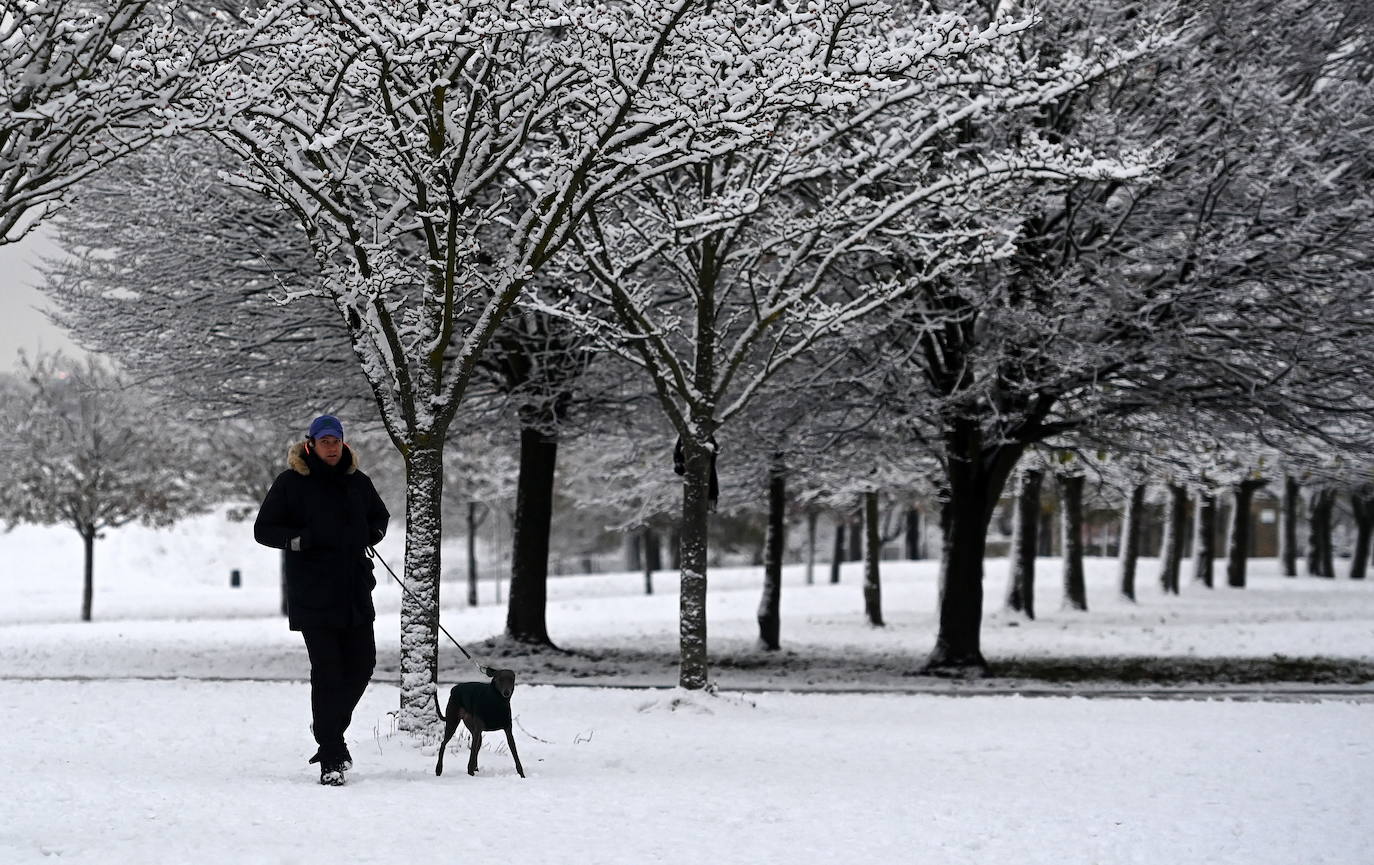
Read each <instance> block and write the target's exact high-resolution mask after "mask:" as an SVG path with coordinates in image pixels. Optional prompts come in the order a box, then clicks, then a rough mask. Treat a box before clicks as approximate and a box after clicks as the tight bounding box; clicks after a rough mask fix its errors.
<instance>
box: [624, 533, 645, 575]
mask: <svg viewBox="0 0 1374 865" xmlns="http://www.w3.org/2000/svg"><path fill="white" fill-rule="evenodd" d="M643 547H644V539H643V538H641V537H640V536H639V533H637V532H626V533H625V548H624V549H625V570H627V571H642V570H644V555H643Z"/></svg>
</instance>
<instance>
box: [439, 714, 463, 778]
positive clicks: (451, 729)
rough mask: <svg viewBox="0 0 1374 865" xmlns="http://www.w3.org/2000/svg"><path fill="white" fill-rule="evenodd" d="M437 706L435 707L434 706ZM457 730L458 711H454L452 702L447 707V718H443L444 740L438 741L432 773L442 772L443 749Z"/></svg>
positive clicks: (440, 773)
mask: <svg viewBox="0 0 1374 865" xmlns="http://www.w3.org/2000/svg"><path fill="white" fill-rule="evenodd" d="M436 708H437V707H436ZM456 732H458V713H457V712H456V711H454V706H453V705H452V704H450V705H449V707H448V718H446V719H445V720H444V741H442V742H440V743H439V762H437V763H435V764H434V774H435V775H442V774H444V749H445V748H447V747H448V740H449V739H452V738H453V734H454V733H456Z"/></svg>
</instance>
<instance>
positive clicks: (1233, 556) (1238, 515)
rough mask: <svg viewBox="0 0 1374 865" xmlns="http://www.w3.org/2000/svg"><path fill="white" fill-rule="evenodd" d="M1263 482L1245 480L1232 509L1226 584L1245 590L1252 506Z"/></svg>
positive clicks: (1236, 492)
mask: <svg viewBox="0 0 1374 865" xmlns="http://www.w3.org/2000/svg"><path fill="white" fill-rule="evenodd" d="M1264 484H1265V481H1262V480H1255V479H1251V480H1243V481H1241V482H1240V483H1238V484H1236V487H1235V492H1234V495H1235V506H1234V507H1233V508H1232V509H1231V530H1230V532H1229V535H1230V540H1229V542H1228V548H1227V554H1226V584H1227V585H1228V586H1231V587H1232V588H1235V589H1243V588H1245V566H1246V563H1247V562H1248V561H1249V559H1250V504H1251V502H1253V501H1254V498H1255V490H1257V489H1259V488H1260V487H1262V486H1264Z"/></svg>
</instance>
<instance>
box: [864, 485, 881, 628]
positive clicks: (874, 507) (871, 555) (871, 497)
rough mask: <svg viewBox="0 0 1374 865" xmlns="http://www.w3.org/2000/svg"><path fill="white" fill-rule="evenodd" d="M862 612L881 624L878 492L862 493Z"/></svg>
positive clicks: (875, 623)
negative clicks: (863, 536) (864, 539)
mask: <svg viewBox="0 0 1374 865" xmlns="http://www.w3.org/2000/svg"><path fill="white" fill-rule="evenodd" d="M864 534H865V535H867V540H868V543H866V544H865V545H864V614H865V615H866V616H868V623H869V624H870V625H872V626H873V627H875V628H881V627H882V626H883V589H882V579H881V576H880V574H879V570H878V568H879V565H878V561H879V559H881V558H882V552H883V539H882V537H881V536H880V533H879V531H878V492H877V491H876V490H873V491H870V492H866V493H864Z"/></svg>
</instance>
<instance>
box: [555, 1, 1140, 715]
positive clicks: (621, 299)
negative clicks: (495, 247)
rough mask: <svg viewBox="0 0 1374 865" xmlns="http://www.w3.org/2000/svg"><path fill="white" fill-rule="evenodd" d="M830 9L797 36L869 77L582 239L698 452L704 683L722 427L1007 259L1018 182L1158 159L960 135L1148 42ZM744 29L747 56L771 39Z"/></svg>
mask: <svg viewBox="0 0 1374 865" xmlns="http://www.w3.org/2000/svg"><path fill="white" fill-rule="evenodd" d="M813 9H814V12H808V13H807V14H806V15H805V16H802V22H803V23H804V24H805V26H804V27H797V28H795V29H794V34H795V36H794V38H797V39H799V40H802V43H801V50H803V51H805V52H808V53H807V54H806V55H805V56H806V59H807V62H808V63H810V64H813V65H814V66H815V67H816V68H817V69H820V70H836V71H838V70H846V69H850V70H861V71H864V72H866V73H868V74H867V75H865V76H856V77H854V78H853V80H852V81H850V82H847V86H845V87H843V88H840V89H838V90H837V91H836V92H834V93H833V94H829V95H827V98H826V99H824V100H819V99H813V100H812V101H811V102H810V103H809V106H808V105H807V104H802V105H798V106H797V107H796V108H795V109H794V110H793V111H791V112H789V113H788V114H786V115H785V116H783V117H780V118H779V119H778V121H777V122H776V123H775V124H774V125H773V126H772V127H771V128H770V129H769V130H768V135H767V137H766V138H765V139H764V140H762V141H760V142H759V143H758V145H757V146H756V147H754V148H753V149H752V150H751V151H749V152H748V153H747V154H742V155H737V154H723V155H719V156H717V157H716V158H714V159H713V160H712V161H711V162H710V163H709V164H703V165H700V166H692V167H688V168H680V169H677V170H674V171H672V172H666V173H663V174H661V175H660V176H657V177H654V178H651V179H648V180H646V181H645V182H643V183H641V184H640V185H639V186H638V187H637V188H636V189H635V191H634V194H633V195H628V196H624V197H621V198H618V199H615V200H614V201H610V202H607V203H606V204H605V205H603V206H601V207H599V208H597V210H596V213H595V214H594V218H592V219H590V220H588V223H587V225H586V230H585V231H584V232H583V233H582V234H581V235H579V237H578V253H579V255H580V257H581V260H582V262H583V264H584V266H585V267H586V269H587V271H588V273H589V274H590V276H591V277H592V278H593V279H594V283H593V285H592V286H590V287H589V289H588V294H589V296H590V297H592V298H593V300H594V303H595V305H596V306H598V307H601V306H610V307H611V308H612V309H614V310H615V312H616V315H617V321H618V325H619V327H618V328H617V329H615V330H614V331H613V332H608V333H606V341H607V344H608V345H609V346H610V347H611V348H613V349H614V350H617V351H619V352H620V353H621V354H622V355H623V356H624V357H626V358H627V359H628V360H630V361H632V362H634V363H636V364H637V365H638V366H639V367H641V368H642V369H643V371H644V374H645V375H647V376H648V377H649V379H650V380H651V381H652V382H653V384H654V387H655V390H656V392H657V393H658V395H659V401H660V405H661V407H662V410H663V411H664V413H665V414H666V415H667V416H668V418H669V420H670V421H671V423H672V425H673V427H674V429H675V431H676V432H677V434H678V437H679V438H680V440H681V442H682V444H683V450H684V452H685V464H686V473H685V476H684V485H683V499H682V548H681V549H682V576H681V579H682V593H681V641H680V642H681V658H682V660H681V671H680V678H679V680H680V683H681V684H682V686H683V687H687V688H701V687H704V686H705V685H706V684H707V681H708V669H707V662H706V621H705V598H706V585H707V573H706V561H707V535H706V526H707V513H708V495H707V491H708V476H709V467H710V463H711V459H712V454H713V450H714V446H713V444H712V442H713V441H714V440H715V437H716V433H717V432H718V431H719V430H720V429H721V428H722V427H723V426H724V425H725V424H726V423H728V422H729V421H730V420H731V419H732V418H733V417H735V416H736V415H738V414H739V413H740V412H741V411H742V410H743V409H744V408H745V407H746V406H747V405H748V404H749V402H750V400H752V399H753V398H754V397H755V396H756V394H758V393H759V392H760V391H761V390H763V389H764V388H765V386H766V385H767V384H768V382H769V380H770V379H771V378H772V377H773V376H774V375H776V374H777V373H778V371H779V370H780V369H782V368H784V367H785V366H786V365H787V364H789V363H791V362H793V361H794V360H796V359H797V358H798V357H799V356H801V355H803V354H805V353H807V352H808V351H810V350H811V349H812V347H813V346H814V344H815V343H816V341H817V340H818V339H820V338H822V337H823V336H825V335H827V334H830V333H834V332H836V331H839V330H841V329H843V328H844V327H846V326H847V325H850V324H852V323H853V322H855V321H856V320H859V319H861V318H862V317H864V316H866V315H868V314H871V313H873V312H874V311H875V310H879V309H882V308H883V307H884V306H885V305H887V304H888V303H890V302H891V301H893V300H894V299H896V298H899V297H906V296H910V295H911V294H913V293H914V292H919V286H920V285H922V284H924V283H926V282H929V281H931V280H934V279H937V278H940V277H941V276H942V275H944V274H947V273H949V272H954V271H957V270H959V269H960V268H961V267H964V266H968V265H969V264H970V263H972V262H978V261H984V260H987V259H989V258H991V257H994V256H996V255H997V254H999V253H1000V252H1004V251H1006V249H1007V242H1008V241H1009V239H1010V237H1011V236H1013V235H1014V233H1015V230H1016V229H1015V223H1016V218H1015V216H1014V215H1012V214H1009V213H1005V212H1001V211H1000V210H999V209H998V208H997V207H996V205H994V204H993V202H994V201H995V200H996V195H997V191H996V190H997V189H998V188H999V187H1000V186H1002V185H1005V184H1014V183H1024V182H1027V181H1030V180H1032V179H1039V178H1046V177H1053V178H1057V179H1066V178H1094V179H1105V178H1109V177H1110V178H1117V179H1125V178H1128V177H1134V176H1140V175H1141V174H1143V173H1145V172H1146V170H1147V166H1148V159H1147V158H1146V157H1144V156H1143V155H1139V154H1136V155H1135V156H1136V158H1125V159H1122V160H1112V159H1105V158H1099V156H1098V154H1095V153H1090V152H1087V151H1085V150H1082V149H1080V148H1077V147H1075V146H1073V145H1072V144H1068V143H1050V142H1047V141H1043V140H1041V139H1039V138H1038V137H1036V136H1034V135H1031V134H1025V135H1021V134H1019V133H1018V134H1015V135H1011V136H1009V137H1008V138H1007V139H1006V140H1002V141H997V142H983V143H984V145H985V146H984V147H983V148H982V149H978V148H968V147H964V146H963V145H962V144H961V143H960V140H959V139H960V134H961V133H962V132H963V131H965V130H967V129H968V128H970V127H971V126H973V125H974V124H977V123H979V122H991V121H993V120H997V121H1000V122H1004V123H1005V124H1006V125H1007V126H1009V127H1011V128H1013V129H1015V128H1018V127H1016V124H1015V121H1014V120H1011V119H1009V118H1012V117H1014V116H1016V115H1017V114H1018V112H1022V111H1024V112H1026V113H1031V112H1034V111H1036V110H1038V109H1039V108H1041V107H1043V106H1045V105H1049V104H1054V103H1055V102H1056V101H1058V100H1059V99H1062V98H1065V95H1066V94H1068V93H1070V92H1072V91H1074V90H1075V89H1077V88H1079V87H1081V86H1084V84H1085V83H1086V82H1089V81H1092V80H1095V79H1097V78H1098V77H1101V76H1103V75H1107V74H1109V73H1110V72H1111V71H1112V70H1113V69H1116V68H1119V67H1121V66H1123V65H1127V64H1129V63H1130V62H1132V61H1133V60H1134V59H1135V58H1138V57H1139V56H1141V55H1142V54H1144V53H1147V52H1148V51H1149V50H1150V47H1151V46H1152V44H1153V43H1151V42H1150V41H1149V40H1145V41H1144V42H1142V43H1138V44H1137V43H1132V44H1131V45H1129V46H1128V47H1126V48H1124V49H1121V50H1120V51H1113V52H1111V53H1110V54H1109V55H1104V56H1098V57H1091V58H1089V57H1083V56H1079V55H1069V56H1066V57H1064V58H1063V59H1062V60H1061V61H1060V62H1058V63H1051V64H1044V63H1041V62H1040V60H1039V59H1038V58H1036V59H1026V58H1024V57H1022V56H1021V55H1020V54H1019V53H1018V49H1017V43H1016V39H1015V37H1016V35H1017V34H1018V33H1021V32H1022V31H1024V30H1025V29H1026V28H1028V27H1029V26H1031V21H1030V20H1029V19H1012V18H1005V17H999V18H997V19H995V20H993V21H991V22H987V23H984V24H974V23H972V22H970V21H969V20H968V19H966V18H964V17H962V16H960V15H957V14H953V13H947V14H941V15H934V14H927V13H917V14H913V15H910V16H905V15H892V16H889V15H887V14H884V13H883V12H882V10H879V9H877V8H876V7H874V8H855V7H851V6H850V5H848V4H837V5H836V6H833V7H831V6H815V7H813ZM733 38H734V40H736V41H737V42H738V43H739V44H740V45H742V46H748V45H750V44H753V43H754V42H755V40H760V39H762V38H763V36H762V35H759V34H755V33H751V32H746V31H744V30H741V31H740V33H739V34H738V35H737V36H735V37H733ZM731 44H735V42H734V41H732V42H731ZM756 80H764V81H768V80H771V79H770V78H769V77H767V76H763V77H761V78H760V79H756ZM808 107H809V108H811V109H813V110H804V109H806V108H808ZM822 108H823V109H824V110H823V111H822V110H814V109H822ZM1011 139H1015V140H1011ZM924 311H925V312H926V313H928V315H929V317H930V326H931V327H933V328H937V327H941V326H943V325H944V324H945V316H944V314H943V312H942V311H941V310H939V309H938V308H934V307H927V308H924ZM592 324H593V325H596V324H599V322H593V323H592Z"/></svg>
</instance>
